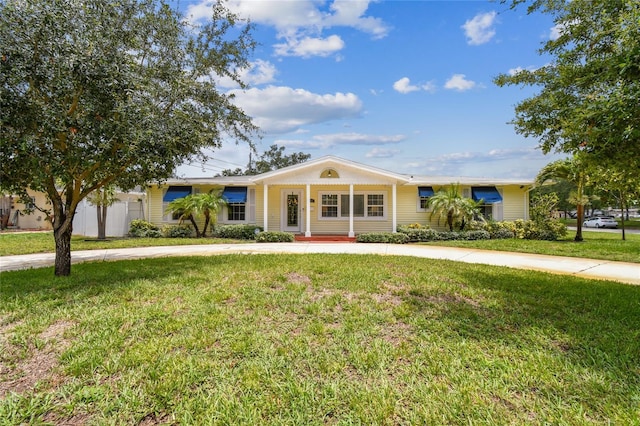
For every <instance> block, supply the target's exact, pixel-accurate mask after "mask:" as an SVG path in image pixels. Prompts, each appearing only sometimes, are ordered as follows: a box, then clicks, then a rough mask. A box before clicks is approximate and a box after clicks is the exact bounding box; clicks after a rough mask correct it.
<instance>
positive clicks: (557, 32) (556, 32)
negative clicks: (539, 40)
mask: <svg viewBox="0 0 640 426" xmlns="http://www.w3.org/2000/svg"><path fill="white" fill-rule="evenodd" d="M563 29H564V25H562V24H558V25H554V26H553V27H551V29H550V30H549V39H550V40H557V39H558V38H560V36H561V35H562V30H563Z"/></svg>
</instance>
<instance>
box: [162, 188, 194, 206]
mask: <svg viewBox="0 0 640 426" xmlns="http://www.w3.org/2000/svg"><path fill="white" fill-rule="evenodd" d="M189 194H191V187H190V186H170V187H169V189H167V192H166V193H165V194H164V197H162V201H163V202H165V203H170V202H171V201H173V200H176V199H178V198H184V197H186V196H187V195H189Z"/></svg>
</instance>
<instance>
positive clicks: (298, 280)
mask: <svg viewBox="0 0 640 426" xmlns="http://www.w3.org/2000/svg"><path fill="white" fill-rule="evenodd" d="M287 282H289V283H293V284H311V278H309V277H308V276H306V275H302V274H299V273H297V272H291V273H289V274H287Z"/></svg>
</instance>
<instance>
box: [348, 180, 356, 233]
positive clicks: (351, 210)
mask: <svg viewBox="0 0 640 426" xmlns="http://www.w3.org/2000/svg"><path fill="white" fill-rule="evenodd" d="M355 236H356V234H355V232H354V231H353V184H350V185H349V238H353V237H355Z"/></svg>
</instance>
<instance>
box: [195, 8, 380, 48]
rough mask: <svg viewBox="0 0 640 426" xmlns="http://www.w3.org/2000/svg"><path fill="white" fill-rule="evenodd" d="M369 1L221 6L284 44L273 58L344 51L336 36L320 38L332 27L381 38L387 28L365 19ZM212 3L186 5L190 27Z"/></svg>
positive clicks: (207, 15)
mask: <svg viewBox="0 0 640 426" xmlns="http://www.w3.org/2000/svg"><path fill="white" fill-rule="evenodd" d="M370 2H371V1H370V0H334V1H333V2H331V3H330V4H329V6H328V7H327V5H326V3H325V2H324V1H317V0H295V1H277V2H275V1H255V0H228V1H227V2H225V6H226V7H228V8H229V10H230V11H232V12H234V13H236V14H238V15H239V16H240V17H243V18H249V19H251V21H252V22H254V23H257V24H262V25H268V26H272V27H274V28H275V29H276V31H277V37H278V38H280V39H283V40H285V42H284V43H280V44H276V45H275V46H274V47H275V49H276V55H281V56H301V57H304V58H309V57H311V56H329V55H330V54H332V53H335V52H338V51H339V50H341V49H343V48H344V42H343V41H342V40H341V39H340V38H339V37H338V36H336V35H332V36H328V37H326V36H323V35H322V32H323V31H324V30H327V29H330V28H333V27H350V28H355V29H357V30H359V31H362V32H365V33H367V34H370V35H371V36H372V37H373V38H374V39H379V38H383V37H385V36H386V35H387V34H388V33H389V30H390V29H389V27H388V26H387V25H386V24H385V23H384V22H383V21H382V20H381V19H380V18H375V17H372V16H367V15H366V12H367V9H368V8H369V4H370ZM213 3H214V2H213V1H212V0H200V2H199V3H196V4H193V5H190V6H189V7H188V8H187V11H186V15H187V17H188V18H189V19H190V20H191V21H192V22H194V23H197V22H200V21H202V20H205V19H209V18H210V16H211V7H212V6H213Z"/></svg>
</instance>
